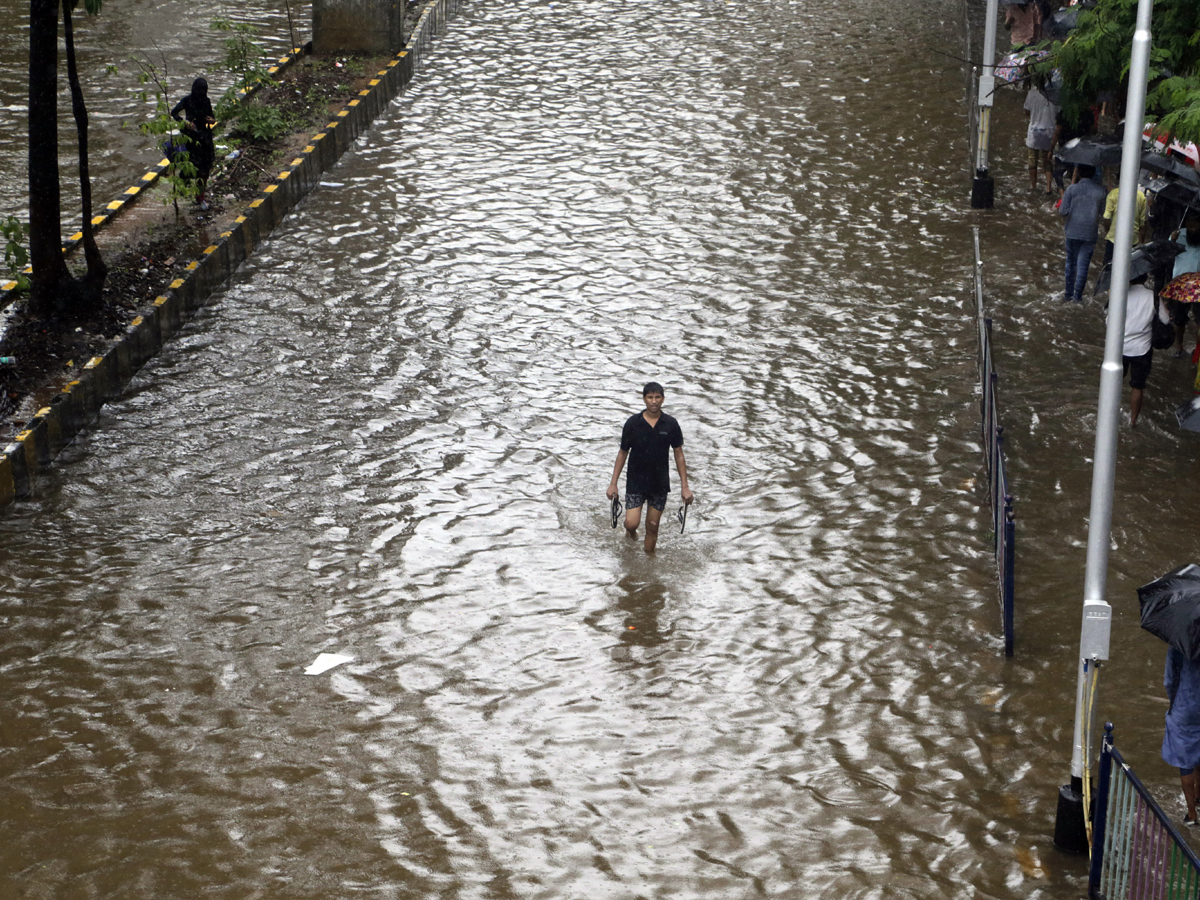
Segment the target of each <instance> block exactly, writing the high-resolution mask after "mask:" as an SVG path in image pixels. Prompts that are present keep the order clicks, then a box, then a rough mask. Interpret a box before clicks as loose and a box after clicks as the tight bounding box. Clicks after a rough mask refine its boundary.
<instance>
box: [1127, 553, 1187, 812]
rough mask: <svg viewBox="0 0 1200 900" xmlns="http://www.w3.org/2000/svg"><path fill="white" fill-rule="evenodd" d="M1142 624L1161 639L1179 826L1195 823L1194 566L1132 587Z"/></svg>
mask: <svg viewBox="0 0 1200 900" xmlns="http://www.w3.org/2000/svg"><path fill="white" fill-rule="evenodd" d="M1137 593H1138V607H1139V618H1140V619H1141V625H1142V628H1144V629H1145V630H1146V631H1148V632H1150V633H1151V634H1152V635H1154V636H1155V637H1157V638H1159V639H1160V640H1163V641H1166V642H1167V647H1168V649H1167V665H1166V671H1165V672H1164V674H1163V687H1165V688H1166V689H1167V702H1168V703H1169V704H1170V705H1169V706H1168V707H1167V721H1166V727H1165V728H1164V730H1163V742H1162V758H1163V760H1164V761H1165V762H1166V763H1167V764H1168V765H1172V766H1175V767H1176V768H1177V769H1179V778H1180V781H1181V782H1182V786H1183V800H1184V803H1185V804H1186V805H1187V813H1186V815H1185V816H1184V819H1183V823H1184V824H1185V825H1195V824H1196V795H1197V793H1200V772H1197V771H1196V770H1197V767H1198V766H1200V663H1197V662H1196V660H1195V657H1197V656H1200V645H1198V644H1197V638H1198V637H1200V630H1198V629H1197V627H1196V626H1197V624H1200V566H1196V565H1194V564H1190V563H1189V564H1187V565H1183V566H1179V567H1178V568H1176V569H1172V570H1171V571H1170V572H1167V573H1166V574H1165V575H1162V576H1160V577H1158V578H1156V579H1154V580H1153V581H1151V582H1150V583H1149V584H1143V585H1142V586H1141V587H1140V588H1138V589H1137Z"/></svg>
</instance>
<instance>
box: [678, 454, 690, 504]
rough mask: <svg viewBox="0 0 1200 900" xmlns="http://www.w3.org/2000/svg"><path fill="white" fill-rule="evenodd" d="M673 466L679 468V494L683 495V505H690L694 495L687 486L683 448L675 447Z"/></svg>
mask: <svg viewBox="0 0 1200 900" xmlns="http://www.w3.org/2000/svg"><path fill="white" fill-rule="evenodd" d="M675 468H677V469H678V470H679V488H680V494H681V495H682V496H683V503H684V506H690V505H691V502H692V500H694V499H695V495H693V494H692V489H691V488H690V487H688V479H687V460H685V459H684V458H683V448H682V447H676V448H675Z"/></svg>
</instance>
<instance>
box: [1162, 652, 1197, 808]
mask: <svg viewBox="0 0 1200 900" xmlns="http://www.w3.org/2000/svg"><path fill="white" fill-rule="evenodd" d="M1163 687H1165V688H1166V689H1167V700H1168V701H1169V702H1170V704H1171V705H1170V706H1169V707H1168V708H1167V725H1166V729H1165V730H1164V732H1163V743H1162V758H1163V760H1164V761H1165V762H1166V763H1167V764H1168V765H1172V766H1175V767H1176V768H1178V769H1179V778H1180V781H1181V782H1182V784H1183V800H1184V803H1186V804H1187V815H1186V816H1184V819H1183V824H1184V825H1195V824H1196V793H1197V789H1198V788H1200V772H1197V771H1196V768H1197V767H1198V766H1200V663H1195V662H1192V660H1190V659H1188V658H1187V657H1186V656H1184V655H1183V654H1182V653H1180V652H1179V651H1178V650H1176V649H1175V648H1174V647H1171V648H1170V649H1169V650H1167V667H1166V672H1165V673H1164V675H1163Z"/></svg>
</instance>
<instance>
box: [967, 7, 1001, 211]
mask: <svg viewBox="0 0 1200 900" xmlns="http://www.w3.org/2000/svg"><path fill="white" fill-rule="evenodd" d="M999 9H1000V0H988V5H987V25H986V26H985V27H984V30H983V74H982V75H981V76H979V94H978V96H977V98H976V103H977V105H978V106H979V133H978V135H977V136H976V137H977V140H976V142H975V146H976V147H977V148H978V149H977V150H976V154H975V180H974V181H973V182H972V183H971V206H972V207H974V208H975V209H991V208H992V202H993V200H994V199H995V189H996V185H995V180H994V179H993V178H992V177H991V176H990V175H988V135H989V134H990V132H991V124H992V97H993V95H994V94H995V92H996V18H997V16H998V15H999Z"/></svg>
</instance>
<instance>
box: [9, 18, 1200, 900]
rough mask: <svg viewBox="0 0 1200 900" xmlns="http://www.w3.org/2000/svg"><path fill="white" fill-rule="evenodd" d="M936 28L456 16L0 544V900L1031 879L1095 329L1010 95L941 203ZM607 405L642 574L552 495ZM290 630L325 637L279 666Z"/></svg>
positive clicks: (1051, 792)
mask: <svg viewBox="0 0 1200 900" xmlns="http://www.w3.org/2000/svg"><path fill="white" fill-rule="evenodd" d="M961 35H962V8H961V4H960V3H959V2H957V0H937V2H932V3H930V2H918V0H901V2H894V0H893V2H882V0H849V2H840V3H835V2H834V0H806V2H792V3H787V2H782V0H780V2H774V3H768V4H732V3H728V4H727V3H718V2H714V0H660V2H659V3H657V4H655V5H654V8H653V14H648V12H647V8H646V7H645V6H638V5H635V4H613V3H608V2H602V0H575V2H555V3H553V4H551V3H547V2H532V0H517V2H514V3H505V4H498V3H488V4H478V5H472V6H468V7H467V9H466V11H465V12H464V13H463V14H462V16H460V18H459V19H457V20H456V21H455V22H454V23H453V25H452V27H451V29H450V32H449V33H448V35H447V36H446V37H444V38H443V39H442V40H441V41H440V43H439V45H438V47H437V48H436V51H435V52H434V53H433V54H432V55H431V57H430V59H429V63H428V65H427V67H426V68H425V69H424V70H423V73H422V75H421V76H420V78H419V79H418V81H417V83H416V84H415V85H414V87H413V89H412V90H410V92H409V93H408V94H407V95H406V96H405V97H404V98H403V99H402V100H401V101H399V102H398V103H397V104H396V105H395V106H394V107H393V109H392V111H391V114H390V116H388V117H386V118H385V119H384V120H382V121H381V122H380V123H379V125H378V127H377V128H376V129H375V130H374V131H372V132H371V134H370V135H369V136H368V137H367V138H366V139H365V140H364V142H363V143H362V144H361V145H360V147H359V149H358V150H357V151H356V152H355V153H354V154H352V155H351V156H350V157H349V158H347V159H346V160H345V161H344V162H343V164H342V166H341V167H340V168H339V169H338V170H337V171H336V172H334V173H332V174H331V176H330V178H329V180H332V181H337V182H340V183H342V184H344V187H342V188H340V189H322V190H320V191H318V192H317V193H316V194H315V195H313V196H312V197H311V198H310V200H309V201H308V202H307V203H306V205H305V207H304V210H303V214H302V215H299V216H295V217H293V218H292V219H290V220H289V221H288V224H287V226H286V227H285V228H284V229H283V230H282V231H281V232H280V235H279V236H278V238H277V239H276V240H274V241H272V242H270V243H269V244H267V245H266V246H265V247H264V249H263V251H262V252H261V253H260V254H259V255H258V256H257V257H256V258H255V260H254V261H253V262H252V263H251V264H250V265H248V266H247V267H246V268H245V270H244V271H243V273H242V274H241V275H240V277H239V278H238V280H237V283H236V284H235V285H234V286H233V287H232V288H231V289H230V290H229V291H228V292H227V293H226V294H224V295H223V296H222V297H221V298H220V300H219V301H218V302H216V303H215V304H214V305H213V306H211V307H210V308H209V309H208V310H206V311H205V312H204V313H203V314H202V315H201V317H200V319H199V320H198V321H197V322H195V323H194V324H193V325H192V326H190V327H189V328H188V330H187V332H186V334H185V336H184V337H183V338H182V339H180V340H177V341H175V342H173V343H172V344H171V345H170V346H169V347H168V348H167V349H166V351H165V352H164V353H163V354H162V356H161V357H159V358H158V359H157V360H156V361H155V362H154V363H153V364H152V365H150V366H149V367H148V368H147V370H146V371H145V372H144V373H143V375H142V376H141V377H140V378H139V379H138V380H137V382H136V383H135V385H134V387H133V389H132V390H131V391H130V392H129V394H128V395H127V397H126V398H124V399H123V400H122V401H121V402H118V403H114V404H112V405H110V406H109V407H108V408H107V410H106V411H105V414H104V417H103V418H102V420H101V422H100V423H99V424H98V425H97V427H96V428H95V429H94V430H93V432H92V433H91V434H90V435H89V436H87V437H86V438H85V439H83V440H81V441H79V442H78V443H77V445H76V446H75V447H74V448H73V449H72V450H71V451H70V452H69V453H68V454H67V457H66V458H65V459H63V460H61V464H60V465H59V466H57V467H56V469H55V470H54V472H53V473H52V474H51V476H50V477H49V478H47V479H46V480H44V481H43V482H42V483H41V486H40V488H39V496H38V497H37V498H35V499H33V500H29V501H25V502H22V503H20V504H18V505H17V506H16V507H14V508H12V509H10V510H8V511H7V512H6V513H5V515H4V517H3V518H2V519H0V540H2V545H0V546H2V548H3V554H4V565H3V568H2V571H0V597H2V598H3V600H2V602H3V607H2V608H0V623H2V625H3V631H2V632H0V635H2V636H0V694H2V695H3V696H4V697H6V698H7V703H6V704H5V709H4V712H3V714H2V717H0V809H2V810H4V812H3V814H2V815H0V895H3V896H24V897H32V898H43V897H45V898H50V897H54V898H60V897H88V898H92V897H97V898H100V897H113V898H117V897H119V898H123V900H137V898H146V900H150V898H154V900H158V898H162V897H186V896H199V895H203V896H205V897H220V898H230V900H234V898H236V900H246V898H255V897H264V898H265V897H278V898H289V900H300V898H312V900H318V898H320V900H325V898H333V897H355V896H364V897H381V898H388V897H393V898H410V897H435V896H436V897H455V898H469V897H481V898H483V897H490V898H516V897H536V898H546V900H562V898H575V897H588V898H633V897H645V898H651V897H655V898H657V897H678V898H697V900H699V898H704V900H711V898H716V897H747V896H759V895H765V896H772V897H788V898H794V897H837V898H849V897H889V898H892V897H908V898H922V900H924V898H929V897H972V896H974V897H989V898H993V897H994V898H1018V897H1019V898H1030V897H1039V898H1058V897H1067V896H1082V894H1083V893H1084V888H1083V881H1082V876H1083V872H1084V866H1083V863H1082V862H1081V861H1080V860H1077V859H1073V858H1066V857H1063V856H1061V855H1059V854H1058V853H1057V852H1056V851H1054V850H1053V849H1052V848H1051V846H1050V841H1049V836H1050V833H1051V830H1052V822H1053V816H1054V801H1055V796H1056V793H1055V792H1056V786H1057V784H1058V783H1060V782H1061V781H1063V780H1065V778H1066V775H1067V767H1068V760H1069V747H1068V744H1069V740H1070V734H1071V703H1072V701H1073V694H1074V664H1073V662H1072V656H1073V655H1074V653H1075V650H1076V647H1077V633H1078V618H1079V602H1080V599H1079V598H1080V595H1081V575H1082V571H1081V570H1082V561H1083V557H1084V553H1083V542H1084V540H1085V529H1086V514H1087V494H1088V483H1089V478H1090V471H1089V468H1088V457H1089V456H1090V452H1091V438H1090V436H1089V434H1088V431H1087V429H1088V428H1089V427H1090V426H1091V425H1092V421H1093V416H1094V414H1093V408H1094V396H1095V383H1096V373H1097V370H1098V359H1099V357H1098V346H1099V341H1100V339H1101V325H1100V316H1099V313H1098V311H1097V308H1096V307H1094V306H1091V305H1089V306H1086V307H1084V308H1072V309H1062V308H1060V307H1058V306H1056V305H1054V304H1053V303H1051V302H1050V299H1051V297H1052V295H1053V294H1054V293H1055V292H1056V290H1057V284H1058V259H1059V250H1058V231H1057V229H1058V225H1057V222H1056V221H1055V220H1054V218H1053V216H1052V215H1051V214H1050V213H1049V212H1048V208H1047V207H1044V206H1043V205H1041V204H1040V200H1038V199H1037V198H1031V197H1029V196H1027V195H1026V194H1025V193H1024V191H1023V189H1021V188H1020V184H1021V180H1022V177H1023V172H1022V170H1021V167H1022V166H1023V156H1021V155H1020V151H1019V145H1020V135H1019V134H1017V132H1018V131H1019V130H1020V129H1021V128H1023V125H1022V124H1021V120H1020V118H1019V99H1018V98H1015V97H1006V98H1004V99H1003V100H1002V102H1001V108H1000V111H999V112H998V114H997V117H998V119H999V120H1000V122H1001V123H1002V125H1003V123H1005V122H1007V123H1008V126H1007V127H1009V128H1011V129H1012V130H1013V136H1012V137H1008V138H1002V139H999V140H998V143H999V146H998V153H997V161H996V172H997V174H998V175H999V176H1000V179H1001V182H1000V196H1001V203H1000V208H998V209H997V210H996V211H995V213H993V214H990V215H986V216H984V215H981V214H972V213H969V212H968V211H966V210H965V205H966V203H965V195H966V190H967V186H968V179H967V176H966V174H965V172H964V165H963V161H964V159H965V156H966V146H965V144H966V135H965V127H964V121H965V116H964V112H963V108H962V105H961V97H962V84H963V78H962V73H961V70H960V69H959V68H958V65H957V63H956V62H955V61H954V60H951V59H947V58H946V57H944V56H942V55H940V54H939V53H938V52H936V51H934V50H932V49H926V48H933V47H940V48H945V49H946V51H947V52H950V53H954V54H956V55H958V54H959V53H960V49H959V48H960V47H961V40H962V38H961ZM999 130H1000V131H1001V132H1002V133H1003V132H1004V127H1001V128H1000V129H999ZM976 221H978V222H981V223H983V224H984V226H985V238H984V244H985V253H986V255H987V258H988V267H989V268H988V271H989V277H990V279H991V283H992V285H993V287H994V289H995V291H994V293H995V303H996V307H997V313H996V315H997V341H998V347H999V349H998V357H999V361H1000V365H1001V367H1002V372H1003V375H1004V381H1003V391H1004V397H1005V404H1006V410H1005V420H1006V422H1007V423H1008V426H1009V434H1010V436H1011V438H1010V445H1011V448H1012V454H1013V457H1012V463H1011V465H1012V467H1013V476H1014V482H1015V487H1016V490H1017V496H1018V513H1019V516H1020V532H1019V540H1020V542H1021V545H1020V547H1021V549H1020V552H1021V555H1020V558H1019V564H1018V565H1019V577H1020V581H1021V584H1020V590H1019V598H1018V599H1019V604H1020V606H1019V609H1018V618H1017V624H1018V630H1019V631H1018V656H1017V658H1016V659H1015V660H1014V661H1011V662H1006V661H1005V660H1004V659H1003V657H1002V653H1001V648H1000V641H999V612H998V609H997V605H996V601H995V598H994V589H993V580H992V577H993V576H992V571H993V569H992V561H991V557H990V550H989V548H990V541H989V536H988V534H987V530H986V525H985V524H984V523H985V521H986V514H985V512H984V511H982V510H981V502H983V497H984V492H983V490H982V488H981V485H980V484H979V483H978V481H977V480H978V479H979V477H980V466H979V448H978V443H977V431H978V407H977V393H976V386H975V368H974V359H975V343H974V338H973V336H972V331H971V325H970V317H969V313H970V306H969V301H968V295H967V293H966V291H965V289H964V288H965V285H966V280H967V277H968V275H969V273H970V270H971V260H970V234H969V226H970V225H971V224H972V223H973V222H976ZM652 377H653V378H657V379H659V380H662V381H664V382H665V383H666V385H667V390H668V393H667V400H668V403H667V408H668V410H669V411H671V412H672V413H673V414H674V415H676V416H678V417H679V419H680V420H681V422H682V424H683V428H684V432H685V435H686V438H687V445H686V446H687V453H688V460H689V463H690V466H691V469H692V476H693V488H694V489H695V490H696V492H697V494H698V497H699V502H698V505H697V507H695V510H694V512H693V513H692V515H691V517H690V518H689V525H688V532H687V533H686V534H685V535H683V536H680V535H678V533H677V532H675V531H674V530H673V529H668V530H667V531H666V532H665V533H664V536H663V538H662V541H661V542H660V551H659V553H658V555H657V556H656V557H655V558H653V559H648V558H646V557H645V556H644V555H643V554H642V553H641V552H640V551H639V550H637V549H635V548H633V547H630V546H628V545H627V544H626V543H625V542H624V541H623V539H622V538H621V536H620V535H619V534H618V533H616V532H614V531H612V530H611V529H610V528H609V527H608V522H607V521H606V519H607V507H606V503H605V501H604V497H603V491H604V487H605V485H606V483H607V480H608V476H609V472H610V470H611V465H612V460H613V456H614V454H615V452H616V441H617V435H618V431H619V426H620V423H621V421H622V418H623V417H624V416H625V415H627V414H628V412H629V411H631V410H633V409H635V408H636V407H637V405H638V402H639V398H638V396H637V389H638V387H639V386H640V384H641V383H642V382H643V381H645V380H646V379H648V378H652ZM1186 378H1187V372H1186V367H1185V366H1184V365H1183V363H1181V362H1177V361H1174V360H1160V361H1159V362H1157V363H1156V369H1155V373H1154V375H1153V376H1152V382H1151V387H1150V390H1149V393H1148V418H1147V420H1146V422H1145V426H1144V427H1142V428H1139V431H1138V433H1136V434H1130V433H1129V432H1128V431H1126V432H1125V433H1124V434H1123V436H1122V443H1121V446H1122V454H1123V456H1122V462H1121V468H1120V472H1119V475H1120V484H1119V485H1118V490H1119V497H1118V501H1117V503H1118V513H1117V517H1116V523H1115V524H1116V527H1115V532H1114V542H1115V545H1116V550H1115V552H1114V554H1113V565H1114V572H1113V578H1112V580H1111V584H1112V587H1113V597H1114V601H1115V602H1116V603H1117V614H1116V619H1117V621H1116V626H1115V630H1114V641H1113V645H1114V646H1113V650H1114V661H1113V664H1112V665H1111V666H1110V667H1109V668H1108V669H1107V670H1106V673H1105V677H1104V681H1103V682H1102V684H1101V694H1102V700H1101V705H1102V714H1103V715H1104V716H1105V717H1107V718H1111V719H1114V720H1115V721H1116V722H1117V723H1118V739H1119V741H1120V742H1121V746H1122V747H1124V748H1125V749H1126V751H1127V752H1128V754H1129V756H1130V758H1131V759H1132V760H1134V761H1135V764H1136V765H1138V767H1139V771H1140V772H1142V774H1143V775H1144V776H1145V777H1146V778H1147V780H1148V781H1149V782H1150V783H1151V784H1152V785H1154V786H1155V788H1156V789H1157V790H1158V791H1159V792H1160V795H1161V797H1162V798H1163V799H1164V801H1171V802H1170V803H1169V804H1168V806H1169V808H1170V809H1172V810H1174V809H1175V805H1174V802H1173V801H1174V793H1173V790H1174V789H1173V787H1172V782H1173V781H1174V780H1175V779H1174V776H1172V774H1171V772H1170V771H1169V770H1168V769H1166V767H1165V766H1164V765H1163V764H1162V763H1161V762H1160V761H1159V760H1158V757H1157V747H1158V740H1159V736H1160V732H1159V728H1160V723H1161V717H1162V713H1163V711H1164V710H1165V704H1164V703H1162V702H1161V701H1159V700H1158V699H1157V697H1158V694H1159V693H1160V689H1159V688H1158V680H1159V673H1160V667H1161V660H1162V652H1161V646H1160V645H1158V644H1156V643H1155V641H1154V640H1153V639H1151V638H1149V637H1145V636H1143V635H1142V634H1141V633H1140V632H1138V631H1137V629H1136V627H1135V625H1134V620H1133V614H1132V607H1133V601H1132V597H1131V594H1130V589H1131V586H1132V585H1134V584H1136V583H1138V582H1140V581H1143V580H1147V579H1148V578H1149V577H1151V576H1152V575H1153V574H1157V572H1159V571H1161V570H1162V569H1164V568H1166V567H1167V566H1169V565H1172V564H1174V563H1175V562H1176V561H1178V560H1179V559H1181V558H1194V557H1195V556H1196V555H1197V554H1196V548H1195V546H1194V542H1195V538H1194V534H1195V526H1194V516H1191V515H1189V514H1190V513H1191V512H1192V511H1193V510H1194V509H1195V508H1196V507H1197V501H1198V500H1200V497H1198V487H1197V485H1200V478H1197V477H1196V476H1197V471H1196V462H1195V444H1194V443H1193V442H1192V440H1191V439H1190V437H1189V438H1187V439H1185V438H1184V437H1182V436H1180V435H1179V434H1178V433H1177V431H1176V429H1175V428H1174V426H1173V425H1172V424H1171V419H1170V412H1169V410H1170V406H1171V405H1172V403H1173V402H1174V399H1175V397H1177V396H1180V395H1181V392H1183V393H1186ZM673 513H674V501H673V502H672V505H671V506H670V507H669V508H668V517H670V516H672V515H673ZM669 520H670V519H668V521H669ZM1164 525H1166V526H1167V527H1166V529H1164V528H1163V526H1164ZM322 651H333V652H340V653H345V654H348V655H352V656H353V657H354V658H355V659H354V662H352V663H350V664H348V665H345V666H343V667H341V668H338V669H335V670H333V671H332V672H330V673H328V674H326V675H322V676H317V677H305V676H304V675H302V674H301V672H302V670H303V668H304V667H305V666H306V665H307V664H308V663H309V662H311V661H312V660H313V658H314V657H315V656H316V655H317V653H318V652H322Z"/></svg>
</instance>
